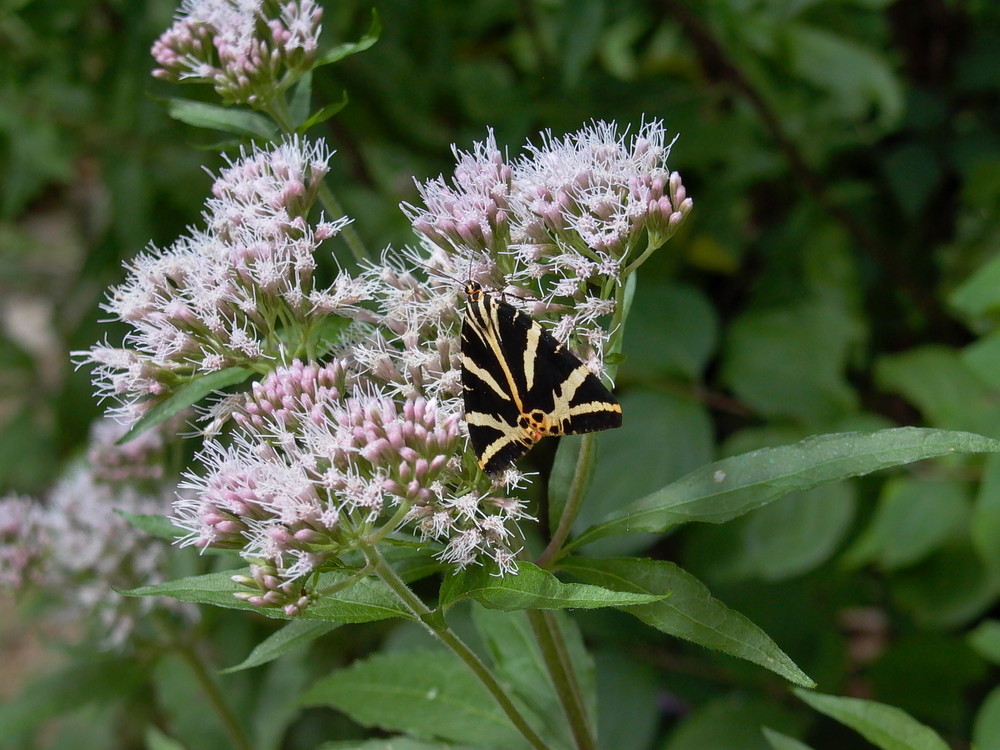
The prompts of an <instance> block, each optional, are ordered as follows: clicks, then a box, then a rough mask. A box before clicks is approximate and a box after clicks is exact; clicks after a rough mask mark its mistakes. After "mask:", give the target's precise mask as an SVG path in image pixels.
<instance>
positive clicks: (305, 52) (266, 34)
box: [152, 0, 323, 105]
mask: <svg viewBox="0 0 1000 750" xmlns="http://www.w3.org/2000/svg"><path fill="white" fill-rule="evenodd" d="M322 19H323V9H322V7H320V6H319V5H317V4H316V3H315V2H314V1H313V0H284V1H283V2H277V3H270V2H264V1H263V0H185V2H184V3H183V4H182V5H181V9H180V12H179V13H178V15H177V20H176V21H175V22H174V24H173V26H171V27H170V28H169V29H168V30H167V31H166V32H164V33H163V35H162V36H161V37H160V38H159V39H158V40H157V41H156V42H155V43H154V44H153V49H152V54H153V58H154V59H155V60H156V62H157V64H158V65H159V66H160V67H158V68H157V69H156V70H154V71H153V75H154V76H156V77H157V78H161V79H163V80H167V81H171V82H175V83H176V82H182V81H195V82H202V83H209V84H211V85H213V86H214V87H215V90H216V92H217V93H218V94H219V96H220V97H221V98H222V99H223V101H226V102H231V103H237V104H251V105H255V104H258V103H261V102H267V101H268V100H269V99H270V98H271V97H273V96H274V95H275V94H276V93H278V92H279V91H280V90H281V89H282V88H284V87H286V86H287V84H288V80H287V79H288V78H290V77H292V76H294V75H295V74H301V73H304V72H305V71H307V70H309V69H310V68H311V67H312V64H313V62H314V60H315V58H316V51H317V49H318V44H319V34H320V31H321V28H322V27H321V23H320V22H321V21H322Z"/></svg>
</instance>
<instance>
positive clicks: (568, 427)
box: [525, 321, 622, 435]
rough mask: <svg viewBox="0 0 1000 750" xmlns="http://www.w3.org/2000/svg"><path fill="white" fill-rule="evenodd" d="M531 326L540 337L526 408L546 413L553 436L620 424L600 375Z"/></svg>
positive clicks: (617, 410) (618, 411)
mask: <svg viewBox="0 0 1000 750" xmlns="http://www.w3.org/2000/svg"><path fill="white" fill-rule="evenodd" d="M532 322H533V323H534V321H532ZM534 325H535V326H537V327H538V329H539V331H541V336H540V339H539V344H538V351H537V354H536V356H535V358H534V379H533V382H532V383H531V388H530V389H528V390H527V395H526V397H525V401H526V403H528V404H530V406H529V407H528V409H529V410H531V409H541V410H542V411H544V412H545V413H546V414H548V415H549V418H550V420H551V421H552V423H553V425H554V429H553V431H552V432H551V434H553V435H575V434H578V433H581V432H597V431H598V430H610V429H613V428H615V427H621V426H622V408H621V405H619V403H618V400H617V399H616V398H615V397H614V396H613V395H612V394H611V391H609V390H608V389H607V388H606V387H605V385H604V383H602V382H601V380H600V378H598V377H597V376H596V375H594V373H592V372H591V371H590V369H589V368H588V367H587V366H586V365H585V364H583V362H581V361H580V360H579V359H578V358H577V357H576V355H575V354H573V353H572V352H571V351H570V350H569V349H567V348H566V347H565V346H564V345H563V344H560V343H559V342H558V341H556V339H555V338H554V337H553V336H552V334H550V333H549V332H548V331H546V330H545V329H544V328H542V327H541V326H540V325H539V324H538V323H534Z"/></svg>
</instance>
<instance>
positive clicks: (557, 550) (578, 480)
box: [535, 432, 597, 568]
mask: <svg viewBox="0 0 1000 750" xmlns="http://www.w3.org/2000/svg"><path fill="white" fill-rule="evenodd" d="M596 456H597V437H596V436H595V435H594V433H592V432H588V433H587V434H585V435H583V436H581V440H580V452H579V454H577V457H576V469H575V471H574V472H573V479H572V481H571V482H570V485H569V490H568V491H567V493H566V506H565V507H564V508H563V512H562V516H561V517H560V519H559V525H558V526H557V527H556V530H555V533H554V534H553V535H552V539H551V541H549V544H548V546H547V547H546V548H545V551H543V552H542V554H541V555H539V556H538V559H537V560H535V563H536V564H537V565H538V567H540V568H550V567H552V565H553V564H554V563H555V561H556V560H558V559H559V557H560V555H561V553H562V546H563V544H564V543H565V542H566V539H567V538H568V537H569V533H570V531H572V530H573V524H574V523H575V522H576V517H577V515H578V514H579V513H580V508H581V506H582V505H583V498H584V496H585V494H586V490H587V477H589V476H590V474H591V471H592V470H593V464H594V459H595V458H596Z"/></svg>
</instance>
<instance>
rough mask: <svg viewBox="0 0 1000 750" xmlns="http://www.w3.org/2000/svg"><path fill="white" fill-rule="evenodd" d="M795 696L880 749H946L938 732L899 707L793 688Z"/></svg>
mask: <svg viewBox="0 0 1000 750" xmlns="http://www.w3.org/2000/svg"><path fill="white" fill-rule="evenodd" d="M795 694H796V695H797V696H798V697H799V698H801V699H802V700H803V701H805V702H806V703H808V704H809V705H810V706H812V707H813V708H815V709H816V710H817V711H819V712H821V713H824V714H826V715H827V716H829V717H831V718H833V719H836V720H837V721H840V722H842V723H844V724H846V725H847V726H849V727H851V728H852V729H854V730H856V731H857V732H858V733H859V734H861V735H862V736H863V737H865V739H867V740H869V741H870V742H872V743H874V744H875V745H877V746H878V747H880V748H882V750H946V748H947V747H948V745H947V744H946V743H945V742H944V740H942V739H941V737H940V736H939V735H938V734H937V733H935V732H934V731H932V730H931V729H929V728H928V727H926V726H924V725H923V724H920V723H919V722H917V721H914V720H913V719H912V718H911V717H909V716H907V715H906V714H905V713H904V712H903V711H900V710H899V709H898V708H893V707H892V706H886V705H884V704H881V703H876V702H875V701H867V700H862V699H860V698H842V697H839V696H835V695H823V694H822V693H814V692H811V691H808V690H802V689H796V690H795Z"/></svg>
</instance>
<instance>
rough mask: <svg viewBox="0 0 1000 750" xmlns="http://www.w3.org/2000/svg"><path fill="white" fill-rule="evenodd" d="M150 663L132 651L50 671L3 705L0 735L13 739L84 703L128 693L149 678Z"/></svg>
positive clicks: (1, 706) (79, 662)
mask: <svg viewBox="0 0 1000 750" xmlns="http://www.w3.org/2000/svg"><path fill="white" fill-rule="evenodd" d="M149 667H150V664H149V663H148V662H145V661H142V660H140V659H137V658H135V655H134V654H129V655H123V656H102V657H98V658H91V659H86V660H82V661H76V662H73V663H71V664H69V665H67V666H66V667H63V668H62V669H59V670H56V671H54V672H51V673H50V674H47V675H45V676H44V677H42V678H40V679H38V680H35V681H34V682H31V683H29V684H28V685H27V686H25V687H23V688H21V689H20V690H19V692H18V693H17V695H16V696H14V697H12V698H9V699H5V700H4V702H3V704H2V705H0V737H3V738H4V741H5V742H6V741H10V740H14V739H15V738H17V737H20V736H26V735H27V734H28V733H30V732H32V731H33V730H34V729H36V728H37V727H38V726H39V725H41V724H42V722H45V721H46V720H48V719H52V718H55V717H57V716H60V715H62V714H65V713H69V712H70V711H74V710H75V709H78V708H80V707H81V706H85V705H87V704H89V703H94V702H96V701H109V700H113V699H122V698H124V697H126V696H129V695H131V694H132V693H133V692H134V691H136V690H138V689H139V687H140V685H142V683H143V682H144V681H145V680H146V678H147V676H148V674H149Z"/></svg>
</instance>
